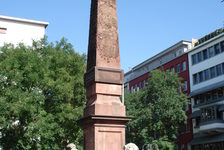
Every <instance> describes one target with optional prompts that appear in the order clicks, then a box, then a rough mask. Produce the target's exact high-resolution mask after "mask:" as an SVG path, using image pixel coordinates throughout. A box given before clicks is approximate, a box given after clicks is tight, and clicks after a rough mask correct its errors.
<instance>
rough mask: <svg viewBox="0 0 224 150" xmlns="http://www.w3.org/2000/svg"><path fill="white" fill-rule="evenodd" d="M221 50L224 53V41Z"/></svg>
mask: <svg viewBox="0 0 224 150" xmlns="http://www.w3.org/2000/svg"><path fill="white" fill-rule="evenodd" d="M221 49H222V52H224V41H223V42H221Z"/></svg>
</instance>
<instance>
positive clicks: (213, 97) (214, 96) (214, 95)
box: [212, 91, 218, 100]
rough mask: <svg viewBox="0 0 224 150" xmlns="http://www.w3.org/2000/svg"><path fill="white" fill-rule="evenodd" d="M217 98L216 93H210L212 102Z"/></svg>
mask: <svg viewBox="0 0 224 150" xmlns="http://www.w3.org/2000/svg"><path fill="white" fill-rule="evenodd" d="M217 98H218V95H217V92H216V91H212V100H216V99H217Z"/></svg>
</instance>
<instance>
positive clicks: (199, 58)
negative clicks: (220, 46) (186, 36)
mask: <svg viewBox="0 0 224 150" xmlns="http://www.w3.org/2000/svg"><path fill="white" fill-rule="evenodd" d="M197 57H198V62H201V61H202V53H201V52H199V53H197Z"/></svg>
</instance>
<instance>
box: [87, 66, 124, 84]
mask: <svg viewBox="0 0 224 150" xmlns="http://www.w3.org/2000/svg"><path fill="white" fill-rule="evenodd" d="M84 81H85V87H88V86H90V85H91V84H93V83H108V84H118V85H122V84H123V82H124V72H123V70H122V69H115V68H105V67H97V66H95V67H93V68H91V69H90V70H89V71H88V72H86V74H85V76H84Z"/></svg>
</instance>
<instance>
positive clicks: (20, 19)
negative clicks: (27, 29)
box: [0, 15, 49, 28]
mask: <svg viewBox="0 0 224 150" xmlns="http://www.w3.org/2000/svg"><path fill="white" fill-rule="evenodd" d="M0 20H8V21H16V22H22V23H29V24H36V25H42V26H44V27H45V28H46V27H47V26H48V25H49V23H48V22H43V21H36V20H30V19H22V18H15V17H9V16H2V15H0Z"/></svg>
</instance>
